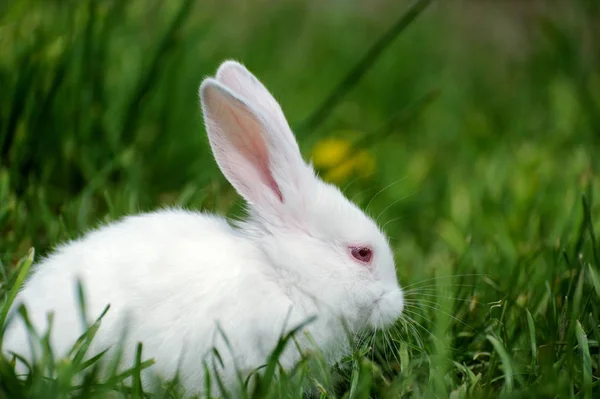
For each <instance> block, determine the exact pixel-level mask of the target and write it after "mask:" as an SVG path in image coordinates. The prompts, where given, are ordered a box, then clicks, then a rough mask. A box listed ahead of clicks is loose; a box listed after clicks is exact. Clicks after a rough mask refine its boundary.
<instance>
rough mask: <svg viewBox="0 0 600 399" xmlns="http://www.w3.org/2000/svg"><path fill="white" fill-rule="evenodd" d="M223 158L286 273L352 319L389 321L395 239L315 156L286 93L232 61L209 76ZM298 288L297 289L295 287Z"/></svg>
mask: <svg viewBox="0 0 600 399" xmlns="http://www.w3.org/2000/svg"><path fill="white" fill-rule="evenodd" d="M200 97H201V101H202V108H203V112H204V118H205V124H206V130H207V132H208V137H209V141H210V145H211V147H212V150H213V153H214V156H215V159H216V161H217V163H218V165H219V167H220V169H221V171H222V172H223V174H224V175H225V177H226V178H227V179H228V180H229V181H230V182H231V184H232V185H233V186H234V187H235V189H236V190H237V191H238V192H239V193H240V194H241V195H242V196H243V197H244V198H245V199H246V201H247V202H248V204H249V211H250V219H249V221H248V222H245V223H244V224H243V225H242V228H243V230H244V233H243V234H248V236H249V237H251V238H252V239H253V240H255V241H256V242H257V245H259V247H260V248H261V250H262V251H263V252H264V254H265V255H266V256H267V257H268V259H269V264H270V265H271V266H272V267H273V268H274V270H275V271H276V274H277V275H279V276H281V277H282V281H284V283H285V284H287V287H291V288H290V289H291V290H292V291H294V290H296V291H298V292H301V293H303V294H304V295H307V296H309V297H311V298H312V299H316V300H317V301H318V302H319V303H321V304H323V308H324V309H325V308H326V309H329V310H330V311H333V312H334V313H335V314H337V315H339V316H341V317H343V318H344V319H345V320H346V321H347V322H348V323H349V324H350V325H351V326H354V327H355V328H358V327H360V326H362V325H363V324H365V325H367V324H370V325H371V326H373V327H385V326H386V325H388V324H390V323H391V322H393V321H394V320H396V319H397V318H398V317H399V316H400V314H401V312H402V309H403V305H404V300H403V294H402V290H401V289H400V286H399V284H398V280H397V277H396V270H395V266H394V259H393V255H392V251H391V249H390V247H389V244H388V240H387V238H386V237H385V236H384V234H383V233H382V232H381V230H380V229H379V228H378V227H377V225H376V224H375V222H374V221H373V220H372V219H371V218H369V217H368V216H367V215H365V214H364V213H363V212H362V211H361V210H360V209H359V208H358V207H357V206H356V205H354V204H353V203H352V202H350V201H349V200H348V199H347V198H346V197H345V196H344V195H343V194H342V193H341V191H340V190H339V189H338V188H337V187H335V186H333V185H330V184H328V183H325V182H323V181H322V180H320V179H319V178H318V177H317V176H316V175H315V172H314V170H313V168H312V167H311V166H310V165H308V164H306V163H305V162H304V161H303V159H302V156H301V155H300V150H299V148H298V144H297V142H296V140H295V138H294V135H293V133H292V131H291V129H290V127H289V125H288V123H287V121H286V119H285V117H284V115H283V112H282V111H281V108H280V106H279V104H278V103H277V101H276V100H275V99H274V98H273V97H272V96H271V94H270V93H269V92H268V91H267V89H266V88H265V87H264V86H263V85H262V84H261V83H260V82H259V81H258V80H257V79H256V78H255V77H254V76H253V75H252V74H251V73H250V72H249V71H248V70H247V69H246V68H245V67H244V66H242V65H240V64H239V63H237V62H234V61H227V62H225V63H223V64H222V65H221V67H220V68H219V70H218V71H217V75H216V77H215V78H214V79H213V78H207V79H205V80H204V82H203V83H202V85H201V86H200ZM291 295H292V294H291Z"/></svg>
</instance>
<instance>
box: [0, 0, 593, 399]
mask: <svg viewBox="0 0 600 399" xmlns="http://www.w3.org/2000/svg"><path fill="white" fill-rule="evenodd" d="M417 3H418V2H417ZM438 3H440V4H438ZM442 3H443V4H442ZM446 3H448V4H446ZM451 3H454V4H451ZM546 3H547V2H543V1H532V2H527V4H526V5H523V4H521V2H493V1H462V2H445V3H444V2H433V4H432V6H431V7H428V8H427V9H426V10H425V11H424V12H423V13H421V14H420V15H418V16H417V17H416V18H415V19H414V21H412V23H410V24H409V25H408V26H407V27H406V29H404V30H403V31H402V32H400V34H399V35H397V37H395V38H394V40H392V41H391V42H389V43H383V44H385V48H382V51H381V52H380V53H378V54H371V55H367V56H366V58H365V54H368V51H369V49H370V48H372V46H373V45H374V44H375V43H382V42H378V41H379V40H380V38H381V37H382V36H383V35H384V34H385V32H386V31H388V29H390V27H392V26H394V24H395V23H396V22H397V21H398V20H399V18H401V16H402V15H403V13H404V12H405V11H406V10H407V9H408V7H409V4H412V3H409V2H407V1H384V0H381V1H374V2H369V1H348V2H342V1H331V2H320V1H316V0H314V1H300V0H285V1H279V2H275V1H266V0H257V1H253V2H250V1H233V0H226V1H221V2H219V1H204V0H197V1H195V2H194V1H189V0H177V1H169V2H166V1H158V0H152V1H148V0H130V1H126V2H125V1H118V0H89V1H75V0H70V1H66V0H65V1H58V0H52V1H51V0H45V1H41V0H40V1H36V0H5V1H3V2H2V3H0V151H1V154H0V264H1V266H2V267H1V268H0V270H1V272H2V276H1V277H0V279H1V282H2V284H1V286H0V294H1V295H2V297H3V307H2V312H1V313H0V322H2V323H3V322H4V321H5V318H4V316H5V315H6V311H7V306H8V304H9V303H10V300H11V298H12V295H11V294H14V292H15V289H16V288H17V286H18V283H19V281H22V278H23V276H24V273H25V271H26V269H27V267H28V266H29V265H30V263H31V259H32V258H31V257H32V256H33V253H32V252H30V248H32V247H34V248H35V258H36V259H38V258H39V257H40V256H43V255H44V254H45V253H47V251H49V250H50V249H51V248H52V246H54V245H56V244H57V243H59V242H62V241H65V240H67V239H70V238H74V237H78V236H80V235H81V234H82V233H83V232H85V231H86V230H88V229H90V228H93V227H94V226H97V225H98V224H99V223H101V222H104V221H109V220H114V219H117V218H119V217H121V216H122V215H125V214H128V213H132V212H138V211H145V210H152V209H155V208H157V207H160V206H165V205H180V206H185V207H189V208H194V209H203V210H210V211H215V212H218V213H223V214H228V215H232V216H234V215H239V214H240V212H241V206H242V202H241V200H240V199H239V198H238V196H237V195H236V194H235V192H234V191H233V189H232V188H231V187H230V186H229V184H228V183H227V182H226V181H225V179H224V178H223V177H222V176H221V174H220V173H219V171H218V169H217V167H216V165H215V163H214V161H213V159H212V157H211V155H210V152H209V148H208V145H207V140H206V135H205V132H204V128H203V126H202V115H201V113H200V109H199V100H198V97H197V89H198V85H199V83H200V82H201V80H202V79H203V78H204V77H205V76H208V75H210V74H213V73H214V71H215V69H216V67H217V66H218V64H220V62H221V61H223V60H224V59H227V58H234V59H237V60H239V61H241V62H243V63H244V64H246V65H247V66H248V68H249V69H250V70H251V71H253V72H254V73H255V74H256V75H257V76H258V77H259V78H260V79H261V80H262V81H263V82H264V83H265V85H266V86H267V87H268V88H269V89H270V90H271V91H272V92H273V93H274V94H275V95H276V97H277V98H278V100H279V101H280V103H281V104H282V107H283V109H284V112H285V113H286V115H287V116H288V119H289V120H290V123H291V124H292V126H293V128H294V130H295V132H296V134H297V137H298V140H299V142H300V146H301V149H302V151H303V154H304V155H305V158H306V159H310V158H312V159H313V160H314V163H315V165H316V166H317V167H318V168H319V170H320V173H321V175H322V176H324V177H325V178H327V179H329V180H330V181H332V182H334V183H335V184H338V185H339V186H340V187H342V188H343V189H344V190H345V192H346V193H347V195H348V197H349V198H352V199H353V200H354V201H355V202H357V203H358V204H359V205H360V206H362V207H363V209H366V210H367V211H368V212H369V213H370V214H371V215H373V216H374V217H376V218H377V219H378V221H379V223H380V224H381V225H382V226H384V229H385V231H386V232H387V233H388V234H389V236H390V237H391V241H392V246H393V249H394V251H395V256H396V263H397V270H398V276H399V278H400V281H401V283H402V285H403V286H405V287H406V288H407V311H406V313H405V315H406V320H405V321H404V322H402V323H400V324H399V328H398V329H395V330H393V331H388V332H386V333H385V334H381V333H379V335H378V336H376V337H375V338H374V339H367V340H365V341H364V342H362V343H359V344H357V346H356V353H355V354H354V355H353V356H352V357H350V358H348V359H346V360H345V361H344V363H343V364H342V365H340V366H339V367H338V368H339V370H334V371H329V370H327V369H324V368H323V367H322V364H320V362H319V361H318V356H316V355H313V356H316V357H315V358H307V360H306V362H303V363H301V364H300V365H299V366H298V368H297V369H296V370H295V375H290V374H288V375H282V376H280V377H279V378H277V379H273V378H268V377H269V375H268V372H269V371H270V370H273V367H271V368H267V371H266V372H265V377H264V379H263V383H262V384H259V385H258V386H257V387H258V388H257V389H256V390H255V391H249V392H247V396H248V397H256V398H262V397H272V398H279V397H288V398H299V397H302V395H303V390H304V385H303V382H306V381H309V382H310V383H311V384H313V385H314V386H317V391H316V392H317V393H318V394H319V395H321V397H327V398H332V397H348V398H367V397H438V398H448V397H451V398H471V397H475V398H479V397H506V398H509V397H510V398H512V397H519V398H521V397H523V398H529V397H544V398H546V397H548V398H563V397H565V398H567V397H568V398H573V397H577V398H586V399H591V398H593V397H595V398H598V397H600V382H599V379H600V349H599V342H600V244H599V243H598V240H599V238H598V237H596V236H595V233H596V234H598V233H599V232H600V202H599V201H598V200H597V196H598V195H599V193H600V178H599V175H598V173H599V171H600V155H599V154H600V152H599V151H600V26H599V25H598V24H597V21H598V20H600V3H599V2H597V1H592V0H589V1H588V0H571V1H563V2H560V1H559V2H552V5H551V6H548V5H547V4H546ZM360 60H366V65H365V68H363V69H360V68H359V69H358V71H359V72H360V73H358V74H354V75H350V79H347V80H346V82H347V84H346V85H345V86H342V90H341V91H340V89H339V86H338V84H339V83H340V82H342V81H344V79H345V77H347V76H348V74H349V73H350V72H351V71H352V70H353V68H355V65H357V63H358V62H359V61H360ZM362 72H364V73H362ZM344 88H347V89H348V90H344ZM331 96H333V97H331ZM327 98H333V100H332V102H331V103H330V105H331V107H330V106H328V105H327V103H324V101H325V99H327ZM323 104H325V105H323ZM315 115H316V116H315ZM15 284H17V285H15ZM92 332H93V331H92ZM92 335H93V334H90V335H89V336H88V338H91V337H92ZM78 345H79V346H77V347H76V348H75V349H76V350H75V352H74V353H75V354H74V356H73V357H72V358H70V359H53V358H51V357H50V356H49V355H48V356H45V357H44V358H43V359H41V360H40V362H39V364H37V365H33V367H32V371H31V373H30V374H29V376H28V377H27V378H26V379H25V380H18V379H16V378H15V375H14V371H13V370H12V366H11V359H6V358H4V357H0V398H34V397H36V398H50V397H66V396H74V397H106V396H109V395H113V396H112V397H120V396H125V397H142V396H144V395H146V394H145V393H143V392H141V391H140V389H139V386H138V384H137V382H138V378H135V377H136V376H139V370H140V368H141V367H142V366H143V365H144V364H136V365H134V367H133V369H132V370H131V373H132V374H133V375H134V379H133V382H132V383H131V384H130V383H125V382H123V380H124V377H125V375H114V376H112V377H110V378H108V379H102V378H100V377H99V376H98V375H97V374H95V373H94V370H95V368H94V367H93V364H90V363H86V362H84V361H83V360H82V357H81V356H78V355H77V354H76V353H80V354H82V353H83V352H82V351H84V350H85V347H86V341H85V340H83V341H82V342H80V343H79V344H78ZM312 360H314V362H313V361H312ZM269 365H271V366H274V365H275V361H274V360H271V361H270V362H269ZM48 374H49V375H50V376H51V377H52V378H45V377H44V375H48ZM77 374H80V375H81V374H84V375H86V377H85V378H84V380H83V382H81V381H79V382H77V380H76V379H75V378H74V377H75V375H77ZM334 374H335V375H336V377H335V378H334V377H332V376H333V375H334ZM212 384H213V386H214V387H215V392H220V394H219V395H220V396H227V393H226V392H222V391H219V389H218V381H212ZM181 396H182V394H181V392H180V391H179V390H178V389H177V388H176V386H174V385H165V397H175V398H177V397H181Z"/></svg>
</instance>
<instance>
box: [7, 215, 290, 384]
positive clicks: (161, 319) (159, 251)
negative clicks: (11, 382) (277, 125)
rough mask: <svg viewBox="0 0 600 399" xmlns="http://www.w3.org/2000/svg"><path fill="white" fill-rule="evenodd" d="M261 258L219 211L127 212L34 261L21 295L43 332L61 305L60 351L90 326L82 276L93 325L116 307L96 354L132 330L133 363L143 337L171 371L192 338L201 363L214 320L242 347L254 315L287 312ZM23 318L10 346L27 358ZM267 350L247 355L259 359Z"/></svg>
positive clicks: (56, 342)
mask: <svg viewBox="0 0 600 399" xmlns="http://www.w3.org/2000/svg"><path fill="white" fill-rule="evenodd" d="M260 257H261V254H260V251H259V250H257V249H256V247H255V246H254V245H253V244H252V242H251V241H249V240H247V239H244V238H243V237H241V236H240V234H239V233H238V232H237V231H236V230H235V229H233V228H232V227H231V226H229V224H228V223H227V222H226V221H225V220H224V219H222V218H219V217H216V216H213V215H206V214H202V213H198V212H188V211H183V210H164V211H160V212H156V213H151V214H142V215H137V216H130V217H127V218H125V219H123V220H122V221H120V222H117V223H114V224H111V225H109V226H105V227H102V228H100V229H98V230H95V231H93V232H90V233H89V234H87V235H86V236H84V237H83V238H82V239H79V240H76V241H73V242H71V243H68V244H66V245H64V246H62V247H60V248H58V249H57V250H56V251H55V252H54V253H53V254H52V255H50V256H49V257H48V258H47V259H45V260H44V261H42V262H41V263H40V264H39V265H37V267H36V270H35V272H34V273H33V275H32V276H31V278H30V279H29V281H28V282H27V284H26V286H25V288H24V289H23V291H21V293H20V294H19V295H18V297H17V299H16V301H17V304H18V303H24V304H25V305H26V307H27V310H28V314H29V318H30V320H31V321H32V323H33V325H34V327H35V328H36V329H37V330H38V332H39V333H44V332H45V330H46V328H47V321H46V320H47V314H48V312H49V311H54V323H53V331H59V332H60V333H53V335H52V344H53V350H54V353H55V354H57V355H59V356H62V355H65V354H66V353H67V351H68V350H69V349H70V347H71V346H72V344H73V343H74V342H75V340H76V339H77V337H78V336H79V335H80V334H81V333H82V331H83V327H82V321H81V317H80V314H81V313H80V310H79V309H80V306H79V300H78V297H77V281H81V283H82V286H83V289H84V297H85V305H86V306H85V307H86V311H87V319H88V321H93V320H94V319H95V318H97V317H98V316H99V315H100V314H101V312H102V310H103V309H104V308H105V307H106V305H107V304H110V309H109V311H108V313H107V314H106V316H105V317H104V319H103V321H102V325H101V328H100V330H99V332H98V334H97V336H96V338H95V339H94V345H93V350H96V351H100V350H103V349H104V348H106V347H108V346H111V345H113V346H114V344H115V343H119V342H121V334H122V331H123V329H124V328H125V327H126V328H127V335H128V337H134V338H132V339H131V341H129V340H126V341H124V342H125V344H126V347H125V348H123V350H124V351H125V357H126V359H131V357H132V355H133V351H134V350H135V348H134V344H135V342H138V341H140V342H143V343H144V353H145V356H144V357H153V358H155V359H156V360H157V363H158V364H159V365H160V366H158V367H160V369H161V370H157V371H159V372H160V371H162V372H161V374H171V372H173V371H174V370H175V369H176V368H177V367H178V362H179V361H180V360H181V359H180V358H179V356H177V354H183V352H184V351H187V348H186V342H187V341H190V342H193V343H192V344H191V345H193V348H194V349H193V351H192V352H193V355H192V357H195V361H200V358H201V356H202V355H203V354H204V353H205V352H206V351H207V350H209V349H210V347H211V346H212V344H213V342H214V338H215V328H214V327H215V325H216V324H215V321H217V320H218V321H219V323H221V325H222V326H223V328H224V329H225V330H226V331H228V333H231V334H232V336H231V337H229V338H230V340H232V341H233V342H234V343H235V341H236V340H244V341H245V340H248V339H252V337H251V336H249V335H248V333H247V332H246V331H244V330H245V329H247V328H248V326H252V325H254V326H256V324H255V323H253V321H259V320H260V323H265V320H264V319H263V317H265V315H266V314H268V316H266V317H274V318H275V319H279V318H281V317H280V316H277V313H278V312H276V311H274V310H275V309H276V308H277V306H276V305H275V306H274V304H273V301H276V302H278V303H280V304H281V305H282V306H289V304H285V303H282V301H281V300H279V292H278V289H277V286H276V285H275V284H274V283H273V282H272V281H270V280H269V279H266V278H265V275H264V273H263V271H262V269H263V268H264V260H263V259H261V258H260ZM261 309H265V310H266V311H261ZM265 312H266V313H265ZM281 314H282V315H285V311H283V312H281ZM16 319H17V320H14V321H13V323H12V324H11V326H10V327H9V330H8V332H7V336H6V340H5V342H4V347H3V350H4V351H14V352H17V353H20V354H23V355H25V357H26V358H30V356H31V354H30V351H29V343H28V341H27V338H26V334H24V331H23V328H24V325H23V323H21V321H20V320H19V317H18V316H17V317H16ZM253 319H254V320H253ZM265 325H268V326H270V328H275V325H274V324H273V323H270V324H269V323H267V324H265ZM279 328H280V327H279ZM260 334H261V335H260V337H264V336H265V335H264V332H260ZM268 335H271V334H268ZM238 336H239V338H238ZM260 337H258V336H257V338H260ZM268 341H270V339H269V340H268ZM240 343H241V342H240ZM255 343H256V344H260V342H255ZM270 344H271V342H265V345H267V346H268V345H270ZM255 346H256V345H255ZM258 346H261V345H258ZM260 352H261V353H256V354H250V355H251V356H250V357H255V356H256V357H257V358H258V357H260V356H262V355H263V353H262V349H261V350H260ZM174 355H176V356H174ZM189 355H190V353H188V354H186V356H188V357H189ZM242 355H246V358H248V356H247V355H248V354H242ZM198 366H199V367H198V371H197V372H200V368H201V367H200V366H201V364H199V365H198ZM194 373H195V372H194ZM196 377H197V376H196Z"/></svg>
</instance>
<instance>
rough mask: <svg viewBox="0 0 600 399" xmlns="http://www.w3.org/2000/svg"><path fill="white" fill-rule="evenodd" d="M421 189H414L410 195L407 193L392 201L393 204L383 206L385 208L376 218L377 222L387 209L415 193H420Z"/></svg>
mask: <svg viewBox="0 0 600 399" xmlns="http://www.w3.org/2000/svg"><path fill="white" fill-rule="evenodd" d="M418 192H419V191H414V192H412V193H410V194H408V195H405V196H403V197H400V198H398V199H397V200H395V201H392V203H391V204H389V205H388V206H386V207H385V208H383V210H382V211H381V212H379V215H377V218H375V223H377V222H379V218H380V217H381V216H382V215H383V214H384V213H385V211H387V210H388V209H390V208H391V207H392V206H394V205H396V204H397V203H398V202H400V201H402V200H405V199H407V198H409V197H412V196H413V195H415V194H416V193H418Z"/></svg>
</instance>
